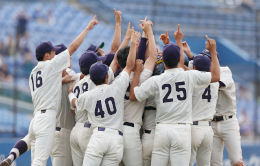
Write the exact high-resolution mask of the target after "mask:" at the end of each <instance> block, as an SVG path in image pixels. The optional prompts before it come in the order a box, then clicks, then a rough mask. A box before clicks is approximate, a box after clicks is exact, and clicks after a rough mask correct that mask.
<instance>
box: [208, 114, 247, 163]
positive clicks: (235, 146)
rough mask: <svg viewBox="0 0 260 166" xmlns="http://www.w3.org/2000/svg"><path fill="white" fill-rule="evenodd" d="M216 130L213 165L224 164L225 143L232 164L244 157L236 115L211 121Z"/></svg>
mask: <svg viewBox="0 0 260 166" xmlns="http://www.w3.org/2000/svg"><path fill="white" fill-rule="evenodd" d="M211 125H212V129H213V132H214V137H213V146H212V152H211V166H223V163H222V160H223V148H224V144H225V147H226V149H227V152H228V157H229V159H230V164H231V165H234V164H236V163H237V162H238V161H239V160H241V159H242V150H241V136H240V131H239V124H238V121H237V118H236V117H232V118H231V119H228V120H224V121H220V122H214V121H212V123H211Z"/></svg>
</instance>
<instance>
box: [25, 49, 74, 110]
mask: <svg viewBox="0 0 260 166" xmlns="http://www.w3.org/2000/svg"><path fill="white" fill-rule="evenodd" d="M69 66H70V54H69V51H68V50H65V51H63V52H62V53H60V54H59V55H56V56H54V58H53V59H52V60H47V61H40V62H38V64H37V66H35V68H34V69H33V70H32V72H31V74H30V77H29V87H30V90H31V95H32V101H33V105H34V114H35V113H36V112H37V111H41V110H48V109H49V110H54V111H57V110H58V109H59V105H60V100H61V99H60V98H61V85H62V71H63V70H64V69H66V68H68V67H69Z"/></svg>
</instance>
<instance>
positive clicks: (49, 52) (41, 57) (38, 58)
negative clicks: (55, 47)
mask: <svg viewBox="0 0 260 166" xmlns="http://www.w3.org/2000/svg"><path fill="white" fill-rule="evenodd" d="M46 53H48V54H51V50H50V51H48V52H46ZM44 55H45V54H44ZM44 55H42V56H40V57H37V58H36V59H37V61H43V59H44Z"/></svg>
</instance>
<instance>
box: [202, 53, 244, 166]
mask: <svg viewBox="0 0 260 166" xmlns="http://www.w3.org/2000/svg"><path fill="white" fill-rule="evenodd" d="M203 53H205V54H207V55H209V56H212V55H211V54H209V52H208V51H207V50H204V51H203ZM236 111H237V109H236V94H235V83H234V80H233V78H232V73H231V71H230V69H229V68H228V67H220V81H219V92H218V100H217V106H216V113H215V115H214V117H213V120H212V123H211V124H212V129H213V132H214V137H213V146H212V152H211V162H210V163H211V165H212V166H216V165H217V166H219V165H223V163H222V159H223V148H224V144H225V147H226V149H227V152H228V156H229V159H230V164H231V165H232V166H243V165H244V164H243V161H242V150H241V136H240V131H239V124H238V120H237V118H236Z"/></svg>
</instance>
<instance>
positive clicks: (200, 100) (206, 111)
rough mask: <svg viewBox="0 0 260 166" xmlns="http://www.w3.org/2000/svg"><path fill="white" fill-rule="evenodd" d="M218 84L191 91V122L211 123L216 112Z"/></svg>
mask: <svg viewBox="0 0 260 166" xmlns="http://www.w3.org/2000/svg"><path fill="white" fill-rule="evenodd" d="M218 87H219V83H218V82H214V83H210V84H209V86H208V87H207V88H205V87H199V88H194V89H193V95H192V121H211V120H212V119H213V116H214V114H215V112H216V104H217V99H218Z"/></svg>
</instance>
